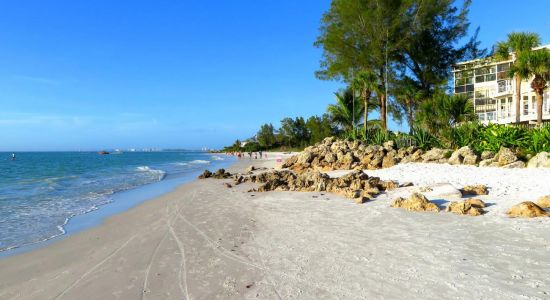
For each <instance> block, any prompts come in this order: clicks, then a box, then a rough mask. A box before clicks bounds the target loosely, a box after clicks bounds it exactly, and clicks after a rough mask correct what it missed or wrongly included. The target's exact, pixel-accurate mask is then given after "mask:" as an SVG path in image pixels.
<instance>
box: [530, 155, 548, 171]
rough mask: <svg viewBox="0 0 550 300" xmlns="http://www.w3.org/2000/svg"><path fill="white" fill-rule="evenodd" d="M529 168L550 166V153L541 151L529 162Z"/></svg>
mask: <svg viewBox="0 0 550 300" xmlns="http://www.w3.org/2000/svg"><path fill="white" fill-rule="evenodd" d="M527 167H528V168H550V153H548V152H541V153H539V154H537V155H535V156H534V157H533V158H531V159H530V160H529V162H528V163H527Z"/></svg>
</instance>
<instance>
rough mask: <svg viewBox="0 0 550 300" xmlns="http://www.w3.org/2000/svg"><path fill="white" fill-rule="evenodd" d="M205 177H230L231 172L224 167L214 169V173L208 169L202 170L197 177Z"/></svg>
mask: <svg viewBox="0 0 550 300" xmlns="http://www.w3.org/2000/svg"><path fill="white" fill-rule="evenodd" d="M206 178H215V179H225V178H231V173H229V172H227V171H225V170H224V169H219V170H218V171H216V173H212V172H210V171H208V170H204V172H203V173H202V174H201V175H199V179H206Z"/></svg>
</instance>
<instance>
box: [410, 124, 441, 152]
mask: <svg viewBox="0 0 550 300" xmlns="http://www.w3.org/2000/svg"><path fill="white" fill-rule="evenodd" d="M412 137H413V138H414V140H415V142H416V146H417V147H418V148H420V149H422V150H428V149H431V148H434V147H439V146H440V145H441V141H440V140H439V139H438V138H437V137H436V136H435V135H433V134H431V133H429V132H428V131H426V130H424V129H422V128H420V127H415V128H414V131H413V134H412Z"/></svg>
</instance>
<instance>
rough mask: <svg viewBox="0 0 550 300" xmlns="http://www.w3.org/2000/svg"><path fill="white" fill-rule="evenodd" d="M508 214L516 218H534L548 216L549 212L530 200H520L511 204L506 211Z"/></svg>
mask: <svg viewBox="0 0 550 300" xmlns="http://www.w3.org/2000/svg"><path fill="white" fill-rule="evenodd" d="M507 214H508V216H510V217H513V218H516V217H520V218H535V217H548V216H550V214H549V213H547V212H545V211H544V209H542V208H541V207H540V206H538V205H536V204H535V203H533V202H531V201H525V202H521V203H520V204H516V205H514V206H512V207H511V208H510V209H509V210H508V212H507Z"/></svg>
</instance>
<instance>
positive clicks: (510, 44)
mask: <svg viewBox="0 0 550 300" xmlns="http://www.w3.org/2000/svg"><path fill="white" fill-rule="evenodd" d="M539 45H540V36H539V35H538V34H536V33H531V32H512V33H509V34H508V39H507V40H506V41H504V42H498V43H497V45H496V46H497V47H496V48H497V49H496V57H497V59H498V60H509V59H510V53H514V54H515V56H516V60H517V58H518V57H520V56H522V55H523V54H524V53H529V52H531V49H533V48H534V47H537V46H539ZM514 64H515V63H514ZM514 70H515V68H511V69H510V76H511V77H513V78H514V81H515V83H516V95H515V97H516V123H520V117H521V80H522V79H526V78H525V77H522V76H521V74H519V73H518V72H515V71H514Z"/></svg>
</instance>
